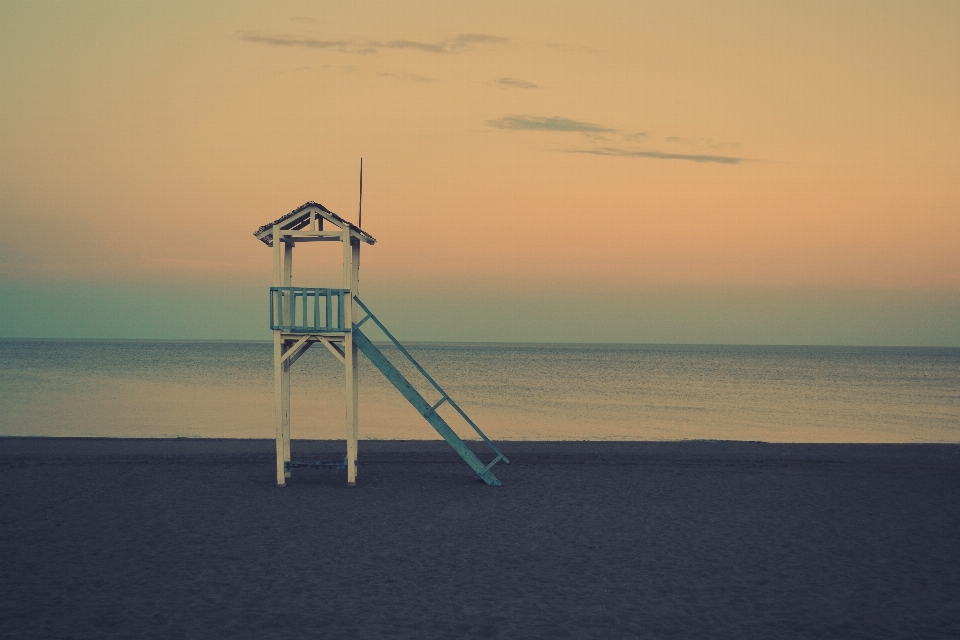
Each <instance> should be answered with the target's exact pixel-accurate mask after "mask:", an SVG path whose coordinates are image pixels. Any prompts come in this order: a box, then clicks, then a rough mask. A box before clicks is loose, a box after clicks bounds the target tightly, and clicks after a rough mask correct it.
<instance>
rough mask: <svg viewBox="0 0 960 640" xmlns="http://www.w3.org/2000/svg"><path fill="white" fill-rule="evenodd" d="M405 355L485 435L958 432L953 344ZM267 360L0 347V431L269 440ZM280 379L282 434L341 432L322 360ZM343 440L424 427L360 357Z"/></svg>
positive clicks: (118, 347) (100, 347)
mask: <svg viewBox="0 0 960 640" xmlns="http://www.w3.org/2000/svg"><path fill="white" fill-rule="evenodd" d="M408 348H409V350H410V351H411V352H412V353H413V354H414V356H415V357H416V358H417V359H418V360H419V361H420V362H421V363H422V364H423V365H424V367H425V368H426V369H427V371H429V372H430V373H431V375H432V376H433V377H434V378H435V379H436V380H437V381H438V382H439V383H440V384H441V385H443V386H444V388H445V389H446V390H447V392H448V393H449V394H450V395H451V396H452V397H453V398H454V400H456V401H457V402H458V403H459V404H460V406H461V407H463V409H464V410H465V411H466V412H467V413H468V414H469V415H470V416H471V417H472V418H473V419H474V421H475V422H476V423H477V424H478V425H479V426H480V427H481V428H482V429H483V430H484V431H485V432H486V433H487V435H488V436H490V437H491V438H492V439H499V440H684V439H717V440H761V441H768V442H960V349H956V348H906V347H905V348H890V347H884V348H862V347H759V346H740V347H738V346H660V345H541V344H424V343H419V344H413V345H408ZM383 350H384V353H386V354H387V355H388V356H389V357H390V358H391V360H393V361H394V362H395V363H397V364H400V363H401V362H402V357H401V356H400V355H399V354H398V352H397V351H396V350H393V349H392V348H391V349H388V348H386V347H384V348H383ZM272 359H273V352H272V345H271V344H268V343H256V342H138V341H116V342H114V341H44V340H0V435H13V436H112V437H159V436H163V437H170V436H185V437H231V438H271V437H273V434H274V425H273V380H272V378H273V364H272ZM401 369H402V370H404V372H405V373H409V372H411V371H412V370H411V368H409V367H401ZM410 379H411V382H413V383H414V385H415V386H416V387H417V388H418V389H420V390H421V392H424V391H429V392H428V393H424V395H425V396H426V397H427V399H428V400H431V401H433V400H436V399H438V398H439V395H438V394H437V393H436V392H433V391H432V389H431V388H430V387H429V385H428V383H426V382H425V381H424V380H422V379H419V377H418V376H416V375H412V374H411V375H410ZM292 388H293V391H292V409H291V414H292V435H293V437H294V438H295V439H297V438H325V439H326V438H333V439H338V438H343V437H344V436H343V434H344V410H345V409H344V395H343V368H342V365H340V363H339V362H338V361H336V360H335V359H334V358H333V356H332V355H330V354H329V353H328V352H327V351H326V350H325V349H323V348H322V347H319V346H315V347H314V348H312V349H311V350H310V351H309V352H307V354H306V355H304V356H303V357H302V358H301V359H300V360H299V361H298V362H297V364H296V365H295V366H294V371H293V387H292ZM441 413H442V414H443V415H444V417H447V418H449V420H448V422H450V424H451V426H453V427H454V428H455V429H456V430H457V431H458V432H459V433H460V434H461V435H462V436H469V435H470V429H469V427H468V426H467V425H465V423H463V422H462V421H461V420H459V418H457V417H456V416H455V414H453V413H452V412H451V411H450V410H449V408H448V407H446V406H445V407H444V408H443V409H442V410H441ZM360 437H361V438H362V439H434V438H436V437H437V435H436V433H435V432H434V431H433V429H432V428H431V427H430V426H429V425H428V424H427V423H426V421H424V420H423V419H422V418H421V417H420V416H419V414H417V413H416V411H414V410H413V408H412V407H410V405H409V404H407V403H406V401H405V400H404V399H403V398H402V397H401V396H400V394H399V393H397V391H396V390H395V389H394V388H393V387H392V386H390V384H389V383H388V382H387V381H386V380H385V379H384V378H383V377H382V376H381V374H380V373H379V371H377V369H375V368H374V367H373V365H371V364H370V363H369V362H367V361H366V360H365V358H364V357H363V356H362V355H361V368H360Z"/></svg>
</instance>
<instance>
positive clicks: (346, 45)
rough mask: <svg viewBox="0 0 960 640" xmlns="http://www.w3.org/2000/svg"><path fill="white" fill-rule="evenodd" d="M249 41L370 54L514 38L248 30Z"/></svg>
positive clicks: (464, 47)
mask: <svg viewBox="0 0 960 640" xmlns="http://www.w3.org/2000/svg"><path fill="white" fill-rule="evenodd" d="M238 37H239V38H240V40H243V41H245V42H253V43H256V44H265V45H270V46H274V47H306V48H310V49H333V50H335V51H339V52H341V53H353V54H359V55H369V54H374V53H379V51H380V50H381V49H409V50H413V51H422V52H424V53H436V54H456V53H463V52H465V51H469V50H470V49H474V48H476V47H478V46H489V45H502V44H507V43H509V42H510V39H509V38H502V37H500V36H494V35H490V34H487V33H461V34H460V35H458V36H456V37H454V38H447V39H444V40H440V41H438V42H420V41H418V40H405V39H398V40H358V39H324V38H316V37H309V36H304V37H297V36H289V35H264V34H261V33H258V32H255V31H244V32H242V33H240V34H239V36H238Z"/></svg>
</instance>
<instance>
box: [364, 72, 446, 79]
mask: <svg viewBox="0 0 960 640" xmlns="http://www.w3.org/2000/svg"><path fill="white" fill-rule="evenodd" d="M377 75H378V76H383V77H384V78H396V79H397V80H409V81H410V82H437V81H436V80H434V79H433V78H426V77H424V76H418V75H417V74H415V73H407V72H406V71H401V72H399V73H378V74H377Z"/></svg>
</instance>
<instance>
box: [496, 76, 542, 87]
mask: <svg viewBox="0 0 960 640" xmlns="http://www.w3.org/2000/svg"><path fill="white" fill-rule="evenodd" d="M497 84H499V85H500V86H501V87H505V88H507V89H539V88H540V85H536V84H533V83H532V82H527V81H526V80H518V79H516V78H500V79H499V80H497Z"/></svg>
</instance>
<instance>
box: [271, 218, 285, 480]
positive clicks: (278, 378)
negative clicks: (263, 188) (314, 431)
mask: <svg viewBox="0 0 960 640" xmlns="http://www.w3.org/2000/svg"><path fill="white" fill-rule="evenodd" d="M281 244H282V243H281V241H280V226H279V225H274V226H273V286H275V287H281V286H283V257H282V255H281V249H280V245H281ZM281 304H282V297H281V299H280V300H277V314H278V315H281V314H282V313H283V312H282V309H281V306H280V305H281ZM273 396H274V422H275V426H276V435H277V486H279V487H282V486H284V485H285V484H286V474H285V470H284V462H285V460H286V458H285V456H284V446H283V339H282V338H281V331H280V330H276V331H274V332H273Z"/></svg>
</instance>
